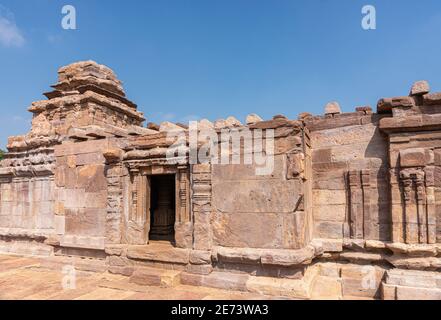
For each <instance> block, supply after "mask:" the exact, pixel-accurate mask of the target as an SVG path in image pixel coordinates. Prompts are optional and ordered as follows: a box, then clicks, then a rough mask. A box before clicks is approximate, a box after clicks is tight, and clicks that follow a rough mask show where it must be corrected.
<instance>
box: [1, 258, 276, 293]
mask: <svg viewBox="0 0 441 320" xmlns="http://www.w3.org/2000/svg"><path fill="white" fill-rule="evenodd" d="M65 277H66V270H65V273H63V269H62V266H58V267H50V268H49V267H47V266H46V265H45V264H44V263H43V264H42V258H33V257H20V256H8V255H0V300H175V299H176V300H177V299H179V300H218V299H226V300H259V299H263V300H269V299H274V298H275V297H268V296H264V295H259V294H252V293H245V292H234V291H225V290H220V289H213V288H205V287H193V286H186V285H177V286H175V287H173V288H162V287H151V286H140V285H137V284H133V283H130V282H129V278H127V277H124V276H120V275H114V274H110V273H107V272H106V273H97V272H84V271H76V274H75V278H76V281H75V288H74V289H63V281H64V283H66V278H65Z"/></svg>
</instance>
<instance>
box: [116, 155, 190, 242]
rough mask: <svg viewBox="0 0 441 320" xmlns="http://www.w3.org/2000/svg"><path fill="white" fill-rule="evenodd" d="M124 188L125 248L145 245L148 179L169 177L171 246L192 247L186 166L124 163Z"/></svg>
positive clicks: (188, 173) (148, 192) (147, 225)
mask: <svg viewBox="0 0 441 320" xmlns="http://www.w3.org/2000/svg"><path fill="white" fill-rule="evenodd" d="M126 166H127V168H128V171H129V177H128V179H126V182H127V183H128V186H126V187H125V188H124V189H125V190H126V192H125V195H124V196H125V197H127V199H128V206H127V207H126V209H127V211H128V212H126V214H125V217H126V219H127V220H126V221H127V222H126V223H127V224H126V228H125V229H126V230H125V231H126V239H127V241H128V243H129V244H135V245H145V244H148V242H149V238H148V237H149V230H150V192H151V190H150V187H151V185H150V184H151V181H150V179H149V176H154V175H165V174H173V175H174V176H175V189H176V190H175V192H176V209H175V214H176V216H175V245H176V247H179V248H191V247H192V244H193V230H192V229H193V223H192V217H191V210H190V172H189V166H188V165H181V164H179V165H169V164H160V165H150V164H148V163H144V164H143V163H139V162H136V163H133V162H127V163H126Z"/></svg>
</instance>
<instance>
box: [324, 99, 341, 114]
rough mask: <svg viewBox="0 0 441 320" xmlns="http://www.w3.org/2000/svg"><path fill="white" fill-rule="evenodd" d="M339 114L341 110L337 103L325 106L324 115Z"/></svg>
mask: <svg viewBox="0 0 441 320" xmlns="http://www.w3.org/2000/svg"><path fill="white" fill-rule="evenodd" d="M340 113H341V109H340V105H339V104H338V102H335V101H334V102H329V103H328V104H327V105H326V106H325V115H328V114H340Z"/></svg>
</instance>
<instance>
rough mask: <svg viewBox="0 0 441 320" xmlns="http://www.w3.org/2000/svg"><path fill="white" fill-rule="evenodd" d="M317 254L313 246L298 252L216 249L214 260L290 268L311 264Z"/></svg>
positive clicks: (213, 254)
mask: <svg viewBox="0 0 441 320" xmlns="http://www.w3.org/2000/svg"><path fill="white" fill-rule="evenodd" d="M316 252H317V249H316V248H314V247H313V246H312V245H309V246H307V247H305V248H303V249H298V250H289V249H252V248H227V247H215V248H213V252H212V259H213V260H214V261H222V262H230V263H242V264H262V265H274V266H283V267H289V266H296V265H302V264H308V263H311V261H312V260H313V259H314V258H315V257H316Z"/></svg>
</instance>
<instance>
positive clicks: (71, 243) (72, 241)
mask: <svg viewBox="0 0 441 320" xmlns="http://www.w3.org/2000/svg"><path fill="white" fill-rule="evenodd" d="M104 243H105V238H104V237H85V236H73V235H64V236H63V237H62V238H61V241H60V246H61V247H66V248H81V249H94V250H104Z"/></svg>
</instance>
